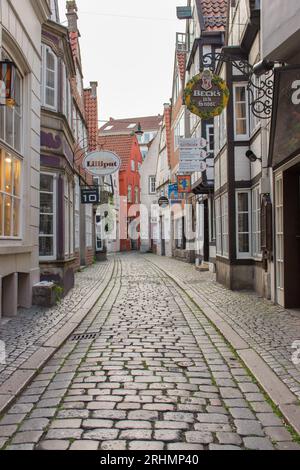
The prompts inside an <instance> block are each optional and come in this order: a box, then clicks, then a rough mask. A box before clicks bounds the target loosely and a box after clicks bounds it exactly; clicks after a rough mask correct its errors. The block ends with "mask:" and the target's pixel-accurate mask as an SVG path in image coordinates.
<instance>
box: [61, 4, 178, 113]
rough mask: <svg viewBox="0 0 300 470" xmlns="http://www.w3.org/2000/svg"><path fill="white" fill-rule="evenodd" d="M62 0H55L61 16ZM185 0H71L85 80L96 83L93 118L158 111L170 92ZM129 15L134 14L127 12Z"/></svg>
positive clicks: (63, 18) (63, 15) (62, 10)
mask: <svg viewBox="0 0 300 470" xmlns="http://www.w3.org/2000/svg"><path fill="white" fill-rule="evenodd" d="M65 3H66V2H65V0H59V6H60V20H61V22H63V21H65V14H64V12H65ZM180 5H186V0H126V1H125V0H109V1H103V0H100V1H99V0H77V6H78V16H79V28H80V32H81V52H82V60H83V71H84V79H85V82H84V84H85V86H88V85H89V82H90V81H98V83H99V104H100V108H99V111H100V113H99V114H100V115H99V119H104V120H107V119H109V117H114V118H119V119H120V118H125V117H135V116H147V115H152V114H153V115H154V114H159V113H162V111H163V103H165V102H168V101H169V99H170V98H171V94H172V76H173V67H174V54H175V41H176V32H177V31H179V32H180V31H183V30H184V27H185V24H184V23H185V22H184V21H179V20H177V18H176V6H180ZM133 17H135V18H133Z"/></svg>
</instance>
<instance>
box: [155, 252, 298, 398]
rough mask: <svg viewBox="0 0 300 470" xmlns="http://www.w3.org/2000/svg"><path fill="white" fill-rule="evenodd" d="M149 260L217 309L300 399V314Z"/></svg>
mask: <svg viewBox="0 0 300 470" xmlns="http://www.w3.org/2000/svg"><path fill="white" fill-rule="evenodd" d="M147 258H148V259H149V260H150V261H151V259H152V260H153V261H155V263H156V264H157V265H158V266H160V267H161V268H162V269H166V270H167V271H169V272H171V273H172V274H174V275H175V276H176V277H178V278H179V279H181V280H182V281H183V282H185V283H186V284H187V285H188V286H189V288H190V289H192V290H193V291H194V292H195V293H197V295H198V296H199V297H201V298H202V299H203V300H204V301H205V302H206V303H207V305H209V306H211V307H212V308H214V309H215V310H216V311H217V313H218V314H219V315H220V316H221V317H223V318H224V320H226V322H227V323H229V324H230V326H232V328H234V329H235V330H236V331H237V332H238V333H239V335H240V336H241V337H242V338H243V339H244V340H245V341H247V343H248V344H249V345H250V346H251V347H252V348H253V349H254V350H255V351H256V352H257V353H258V354H259V355H260V356H261V357H262V358H263V359H264V361H265V362H266V363H267V364H268V365H269V366H270V367H271V369H273V371H274V372H275V373H276V375H277V376H278V377H279V378H280V379H281V380H282V381H283V382H284V383H285V384H286V385H287V386H288V387H289V389H290V390H291V391H292V392H293V393H294V394H295V395H296V396H298V398H300V365H298V366H297V365H294V364H293V362H292V354H293V352H294V351H295V350H294V349H292V344H293V342H294V341H300V310H299V311H291V310H285V309H284V308H282V307H280V306H278V305H274V304H273V303H272V302H269V301H267V300H265V299H262V298H259V297H258V296H257V295H256V294H254V293H248V292H232V291H230V290H228V289H226V288H225V287H223V286H222V285H220V284H218V283H217V282H216V281H215V275H214V274H212V273H210V272H199V271H196V270H195V268H194V266H192V265H190V264H187V263H183V262H181V261H177V260H175V259H171V258H162V257H159V256H153V255H147Z"/></svg>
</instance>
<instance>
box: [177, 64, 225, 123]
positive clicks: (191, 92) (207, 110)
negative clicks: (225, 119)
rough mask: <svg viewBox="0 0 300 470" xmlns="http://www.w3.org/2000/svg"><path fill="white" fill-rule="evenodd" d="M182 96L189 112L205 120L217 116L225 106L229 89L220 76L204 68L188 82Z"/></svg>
mask: <svg viewBox="0 0 300 470" xmlns="http://www.w3.org/2000/svg"><path fill="white" fill-rule="evenodd" d="M184 96H185V104H186V106H187V108H188V109H189V110H190V111H191V113H193V114H196V115H197V116H199V117H200V118H201V119H203V120H207V119H211V118H213V117H215V116H219V115H220V114H221V113H222V111H223V109H224V108H226V106H227V104H228V100H229V89H228V87H227V85H226V82H225V81H224V80H223V79H222V78H221V77H219V76H218V75H214V74H213V73H212V72H211V70H208V69H205V70H204V71H203V72H201V73H199V74H198V75H196V76H195V77H193V78H192V79H191V80H190V81H189V82H188V84H187V86H186V88H185V90H184Z"/></svg>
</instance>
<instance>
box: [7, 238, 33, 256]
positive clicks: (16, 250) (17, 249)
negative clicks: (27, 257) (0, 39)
mask: <svg viewBox="0 0 300 470" xmlns="http://www.w3.org/2000/svg"><path fill="white" fill-rule="evenodd" d="M2 240H3V238H1V239H0V242H1V241H2ZM10 241H12V239H10ZM16 241H21V240H16ZM32 251H33V246H20V245H10V246H0V255H4V256H5V255H19V254H27V253H32Z"/></svg>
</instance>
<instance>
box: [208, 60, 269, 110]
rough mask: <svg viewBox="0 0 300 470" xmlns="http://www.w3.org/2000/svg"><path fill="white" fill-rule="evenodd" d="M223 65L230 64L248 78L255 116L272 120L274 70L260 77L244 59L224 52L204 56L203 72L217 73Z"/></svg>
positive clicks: (251, 103)
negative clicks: (205, 70)
mask: <svg viewBox="0 0 300 470" xmlns="http://www.w3.org/2000/svg"><path fill="white" fill-rule="evenodd" d="M222 63H230V64H231V65H232V67H233V68H235V69H236V70H237V71H238V72H240V73H241V74H242V75H243V76H244V77H247V79H248V92H249V95H250V107H251V110H252V113H253V115H254V116H256V117H257V118H259V119H270V118H271V116H272V105H273V87H274V80H273V78H274V68H272V69H269V70H267V71H266V72H265V73H264V74H263V75H261V76H260V77H258V76H257V75H256V74H255V73H254V67H253V66H252V65H251V64H249V62H248V60H247V59H245V58H244V57H241V56H238V55H236V56H234V55H231V54H226V53H224V52H214V53H208V54H205V55H204V56H203V58H202V64H201V66H202V67H201V71H202V70H204V69H209V70H211V71H212V72H213V73H216V70H217V68H218V67H219V65H220V64H222Z"/></svg>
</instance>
